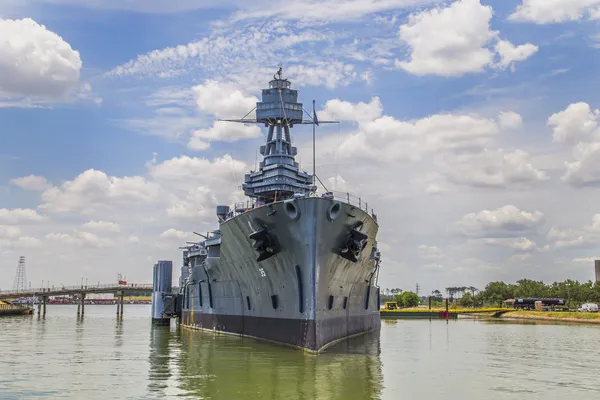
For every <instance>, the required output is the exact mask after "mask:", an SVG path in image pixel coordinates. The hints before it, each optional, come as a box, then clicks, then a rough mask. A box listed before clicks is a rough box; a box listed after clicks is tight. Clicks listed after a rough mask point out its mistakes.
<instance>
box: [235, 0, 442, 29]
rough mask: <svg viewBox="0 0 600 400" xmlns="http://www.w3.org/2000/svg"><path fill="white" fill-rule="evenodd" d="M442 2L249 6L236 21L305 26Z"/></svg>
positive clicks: (310, 1) (354, 0)
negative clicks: (268, 19) (276, 19)
mask: <svg viewBox="0 0 600 400" xmlns="http://www.w3.org/2000/svg"><path fill="white" fill-rule="evenodd" d="M438 2H441V0H301V1H295V2H291V3H285V2H279V3H273V2H260V1H259V2H253V3H249V2H245V3H244V6H243V7H244V9H242V10H241V11H239V12H238V13H237V14H236V15H235V16H234V20H239V19H245V18H265V17H271V16H277V17H279V18H284V19H291V20H295V19H299V20H301V21H302V22H303V23H305V24H319V23H324V22H335V21H347V20H355V19H358V18H361V17H363V16H365V15H368V14H372V13H375V12H380V11H387V10H393V9H401V8H409V7H414V6H418V5H422V4H430V3H438Z"/></svg>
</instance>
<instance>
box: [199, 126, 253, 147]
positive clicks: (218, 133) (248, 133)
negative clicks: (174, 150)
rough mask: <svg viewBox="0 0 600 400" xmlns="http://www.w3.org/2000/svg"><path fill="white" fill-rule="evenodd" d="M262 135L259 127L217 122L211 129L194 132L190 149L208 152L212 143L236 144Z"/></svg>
mask: <svg viewBox="0 0 600 400" xmlns="http://www.w3.org/2000/svg"><path fill="white" fill-rule="evenodd" d="M260 135H261V130H260V128H259V127H258V126H257V125H250V126H245V125H242V124H240V123H232V122H225V121H215V123H214V124H213V126H212V127H210V128H207V129H199V130H197V131H194V133H193V135H192V137H191V138H190V140H189V142H188V148H190V149H192V150H206V149H207V148H208V147H209V144H208V142H210V141H222V142H235V141H238V140H244V139H253V138H257V137H260ZM207 141H208V142H207Z"/></svg>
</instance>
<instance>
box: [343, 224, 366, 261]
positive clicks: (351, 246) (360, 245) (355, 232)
mask: <svg viewBox="0 0 600 400" xmlns="http://www.w3.org/2000/svg"><path fill="white" fill-rule="evenodd" d="M362 226H363V222H362V221H357V222H356V223H355V224H354V225H353V226H352V227H351V228H350V232H349V233H348V236H346V240H345V241H344V244H343V245H342V246H341V249H340V253H339V255H340V256H341V257H343V258H345V259H346V260H349V261H352V262H357V261H358V257H359V256H360V253H362V251H363V249H364V248H365V246H366V245H367V239H368V236H367V234H365V233H363V232H361V231H360V230H359V229H360V228H362Z"/></svg>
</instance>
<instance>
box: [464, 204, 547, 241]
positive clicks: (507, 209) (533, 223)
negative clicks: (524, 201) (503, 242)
mask: <svg viewBox="0 0 600 400" xmlns="http://www.w3.org/2000/svg"><path fill="white" fill-rule="evenodd" d="M545 222H546V218H545V216H544V214H543V213H541V212H540V211H537V210H536V211H523V210H519V209H518V208H517V207H515V206H513V205H506V206H504V207H501V208H498V209H496V210H483V211H480V212H478V213H470V214H467V215H465V216H464V217H463V218H462V219H461V220H460V221H459V222H458V223H457V224H458V227H459V228H460V230H461V232H462V233H463V234H464V235H466V236H471V237H484V238H494V237H496V238H500V237H514V236H520V235H522V234H523V233H525V232H532V231H535V230H537V229H538V228H540V227H541V226H542V225H543V224H544V223H545Z"/></svg>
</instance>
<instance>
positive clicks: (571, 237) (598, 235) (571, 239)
mask: <svg viewBox="0 0 600 400" xmlns="http://www.w3.org/2000/svg"><path fill="white" fill-rule="evenodd" d="M546 237H547V239H548V241H550V242H551V243H552V246H551V247H553V248H555V249H561V248H582V247H597V245H598V241H600V214H595V215H594V216H593V217H592V223H591V224H589V225H586V226H584V227H583V228H566V229H564V228H559V227H556V226H553V227H552V228H551V229H550V230H549V231H548V233H547V235H546Z"/></svg>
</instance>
